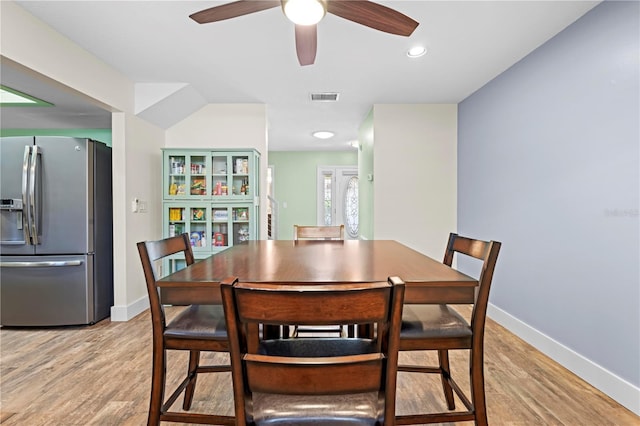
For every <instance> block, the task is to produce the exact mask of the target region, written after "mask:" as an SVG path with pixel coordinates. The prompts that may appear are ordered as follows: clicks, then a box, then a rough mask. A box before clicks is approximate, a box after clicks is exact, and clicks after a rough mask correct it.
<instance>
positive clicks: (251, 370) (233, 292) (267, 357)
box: [220, 277, 404, 426]
mask: <svg viewBox="0 0 640 426" xmlns="http://www.w3.org/2000/svg"><path fill="white" fill-rule="evenodd" d="M220 289H221V292H222V300H223V305H224V311H225V316H226V319H227V328H228V333H229V345H230V350H231V367H232V377H233V394H234V404H235V414H236V419H237V424H238V425H255V426H261V425H264V426H266V425H310V424H314V425H316V424H317V425H347V424H348V425H393V424H394V418H395V390H396V375H397V371H396V368H397V361H398V342H399V340H398V339H399V333H400V321H401V316H402V303H403V299H404V283H403V282H402V281H401V280H400V279H399V278H396V277H391V278H389V279H388V281H385V282H372V283H327V284H291V283H285V284H277V283H244V282H238V280H237V279H236V278H228V279H226V280H224V281H223V282H222V283H221V286H220ZM335 322H341V323H346V324H349V323H352V324H358V323H373V324H376V327H375V329H376V334H375V335H372V336H371V338H350V339H347V338H332V337H326V338H298V339H286V338H283V339H281V338H277V339H266V340H265V339H261V338H260V327H261V326H264V325H265V324H270V325H276V326H277V325H282V324H291V323H297V324H323V323H335Z"/></svg>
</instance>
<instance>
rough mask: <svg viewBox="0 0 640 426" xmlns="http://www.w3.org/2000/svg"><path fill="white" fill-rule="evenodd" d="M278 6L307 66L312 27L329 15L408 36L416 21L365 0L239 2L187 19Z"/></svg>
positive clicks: (314, 36)
mask: <svg viewBox="0 0 640 426" xmlns="http://www.w3.org/2000/svg"><path fill="white" fill-rule="evenodd" d="M277 6H282V10H283V11H284V14H285V15H286V16H287V18H289V20H291V21H292V22H293V23H294V24H296V27H295V36H296V53H297V54H298V61H299V62H300V65H311V64H313V63H314V61H315V59H316V50H317V45H318V33H317V26H316V24H317V23H318V22H320V20H321V19H322V18H323V17H324V16H325V14H326V13H327V12H328V13H332V14H334V15H337V16H339V17H341V18H344V19H347V20H349V21H353V22H356V23H358V24H361V25H364V26H367V27H370V28H373V29H376V30H379V31H384V32H386V33H390V34H397V35H401V36H405V37H408V36H410V35H411V33H413V30H415V29H416V27H417V26H418V22H416V21H414V20H413V19H411V18H409V17H408V16H406V15H403V14H402V13H400V12H398V11H396V10H393V9H391V8H388V7H386V6H383V5H381V4H378V3H373V2H370V1H368V0H239V1H234V2H231V3H227V4H223V5H220V6H214V7H211V8H208V9H204V10H201V11H200V12H196V13H194V14H192V15H190V16H189V17H190V18H191V19H193V20H194V21H196V22H198V23H199V24H207V23H210V22H217V21H223V20H225V19H230V18H235V17H238V16H242V15H248V14H250V13H254V12H260V11H262V10H266V9H272V8H274V7H277Z"/></svg>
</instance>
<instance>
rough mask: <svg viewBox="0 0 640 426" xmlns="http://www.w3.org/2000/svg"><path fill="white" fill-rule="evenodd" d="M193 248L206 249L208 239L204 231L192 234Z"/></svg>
mask: <svg viewBox="0 0 640 426" xmlns="http://www.w3.org/2000/svg"><path fill="white" fill-rule="evenodd" d="M191 246H192V247H206V246H207V239H206V237H205V235H204V231H201V232H192V233H191Z"/></svg>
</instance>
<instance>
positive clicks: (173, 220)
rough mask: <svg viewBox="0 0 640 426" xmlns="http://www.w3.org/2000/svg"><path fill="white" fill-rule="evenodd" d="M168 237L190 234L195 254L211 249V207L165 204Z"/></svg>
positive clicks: (194, 204)
mask: <svg viewBox="0 0 640 426" xmlns="http://www.w3.org/2000/svg"><path fill="white" fill-rule="evenodd" d="M164 215H165V221H164V223H166V224H167V225H166V226H167V227H168V228H167V229H166V230H165V232H166V235H167V236H169V237H173V236H176V235H180V234H184V233H185V232H186V233H187V234H189V239H190V240H191V247H192V249H193V252H194V253H196V252H198V251H208V250H210V249H209V235H210V231H209V217H210V215H211V207H210V206H209V205H208V204H203V203H185V204H180V203H171V204H165V211H164Z"/></svg>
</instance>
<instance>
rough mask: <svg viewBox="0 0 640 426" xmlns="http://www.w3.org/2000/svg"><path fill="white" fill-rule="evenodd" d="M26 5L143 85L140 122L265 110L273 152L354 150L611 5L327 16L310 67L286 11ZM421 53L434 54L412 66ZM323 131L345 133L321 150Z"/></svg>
mask: <svg viewBox="0 0 640 426" xmlns="http://www.w3.org/2000/svg"><path fill="white" fill-rule="evenodd" d="M17 3H18V4H19V5H20V6H22V7H24V8H25V9H26V10H27V11H29V12H30V13H32V14H33V15H35V16H36V17H38V18H40V19H41V20H43V21H44V22H46V23H47V24H49V25H51V26H52V27H53V28H55V29H56V30H57V31H58V32H60V33H62V34H64V35H66V36H67V37H69V38H70V39H71V40H73V41H74V42H75V43H77V44H78V45H80V46H82V47H84V48H85V49H86V50H88V51H90V52H91V53H93V54H94V55H95V56H97V57H99V58H101V59H102V60H103V61H104V62H106V63H107V64H109V65H111V66H112V67H114V68H116V69H118V70H119V71H121V72H122V73H124V74H125V75H127V76H128V77H129V78H130V79H131V80H133V81H134V82H136V83H140V85H139V86H138V89H139V92H138V95H139V97H137V98H136V106H137V109H139V115H140V116H141V117H143V118H145V119H147V120H148V121H150V122H153V123H155V124H157V125H158V126H160V127H163V128H168V127H170V126H172V125H173V124H175V123H177V122H178V121H180V120H182V119H183V118H185V117H186V116H187V115H189V114H190V113H192V112H194V111H196V110H197V109H199V108H200V107H202V106H203V105H205V104H207V103H262V104H266V105H267V114H268V122H269V148H270V149H271V150H326V149H348V142H349V141H351V140H354V139H356V138H357V132H358V127H359V126H360V124H361V123H362V121H363V119H364V117H365V116H366V114H367V113H368V112H369V110H370V109H371V107H372V106H373V104H376V103H383V104H389V103H402V104H407V103H458V102H460V101H462V100H463V99H465V98H466V97H467V96H469V95H470V94H472V93H473V92H474V91H476V90H477V89H479V88H480V87H482V86H483V85H484V84H486V83H487V82H489V81H490V80H491V79H493V78H494V77H496V76H497V75H499V74H500V73H501V72H503V71H504V70H506V69H507V68H509V67H510V66H512V65H513V64H514V63H516V62H517V61H519V60H520V59H522V58H523V57H524V56H526V55H527V54H528V53H530V52H531V51H533V50H534V49H535V48H536V47H538V46H540V45H541V44H543V43H544V42H545V41H547V40H548V39H550V38H551V37H553V36H554V35H555V34H557V33H558V32H560V31H561V30H562V29H564V28H565V27H566V26H568V25H569V24H571V23H572V22H574V21H575V20H576V19H578V18H579V17H580V16H582V15H583V14H584V13H586V12H587V11H588V10H589V9H591V8H592V7H594V6H595V5H596V4H597V3H599V2H598V1H590V2H583V1H423V0H413V1H381V2H380V3H382V4H384V5H386V6H389V7H392V8H394V9H396V10H398V11H400V12H402V13H404V14H406V15H408V16H410V17H412V18H413V19H415V20H416V21H418V22H419V23H420V25H419V26H418V28H417V29H416V31H415V32H414V33H413V34H412V36H411V37H409V38H406V37H400V36H395V35H390V34H386V33H382V32H379V31H375V30H372V29H370V28H367V27H364V26H361V25H359V24H356V23H353V22H350V21H346V20H344V19H342V18H339V17H336V16H333V15H327V16H326V17H325V18H324V19H323V20H322V21H321V22H320V23H319V24H318V52H317V56H316V61H315V64H314V65H311V66H306V67H301V66H300V65H298V62H297V58H296V53H295V42H294V27H293V24H292V23H290V22H289V21H288V20H287V19H286V18H285V17H284V15H283V13H282V11H281V9H280V8H274V9H270V10H266V11H262V12H258V13H254V14H251V15H246V16H243V17H238V18H234V19H231V20H227V21H221V22H217V23H210V24H204V25H200V24H197V23H195V22H194V21H192V20H191V19H189V17H188V16H189V15H190V14H191V13H194V12H196V11H199V10H201V9H205V8H208V7H211V6H214V5H220V4H224V3H227V2H225V1H182V0H180V1H17ZM416 44H423V45H425V46H426V47H427V49H428V53H427V55H425V56H423V57H421V58H419V59H413V60H412V59H409V58H408V57H407V56H406V51H407V49H408V48H409V47H411V46H413V45H416ZM568 53H569V52H568ZM4 62H5V61H3V68H2V84H5V82H6V85H9V86H10V87H13V88H16V89H19V90H24V91H26V92H27V93H28V94H30V95H34V96H39V93H38V90H41V89H38V88H37V87H35V86H29V85H28V84H30V83H28V84H27V87H24V86H23V87H14V86H12V85H11V82H10V81H8V80H7V79H5V77H6V76H5V64H4ZM12 78H13V81H14V83H13V84H17V85H20V84H21V83H19V82H15V80H16V79H17V77H15V76H13V77H12ZM27 81H28V80H27ZM32 88H33V90H32ZM312 92H338V93H340V97H339V101H338V102H336V103H312V102H311V101H310V100H309V95H310V93H312ZM167 95H168V96H167ZM51 96H53V95H51ZM42 98H43V99H44V100H48V101H54V100H52V99H47V98H46V97H44V96H43V97H42ZM158 100H160V101H159V102H157V101H158ZM82 101H83V102H84V101H86V100H82ZM54 102H55V101H54ZM41 110H42V108H41ZM23 115H24V114H23ZM88 117H89V116H88ZM11 119H13V113H12V112H11V111H10V110H9V109H7V108H3V110H2V126H3V127H5V128H9V127H12V126H11V125H10V124H11ZM70 123H71V121H70ZM61 125H63V126H64V125H65V124H64V123H62V124H61ZM32 127H47V126H35V125H32ZM49 127H51V126H49ZM69 127H72V126H71V125H69ZM82 127H90V126H82ZM315 130H331V131H334V132H335V133H336V136H335V137H334V138H333V139H330V140H328V141H319V140H316V139H314V138H313V137H312V136H311V133H312V132H313V131H315Z"/></svg>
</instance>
